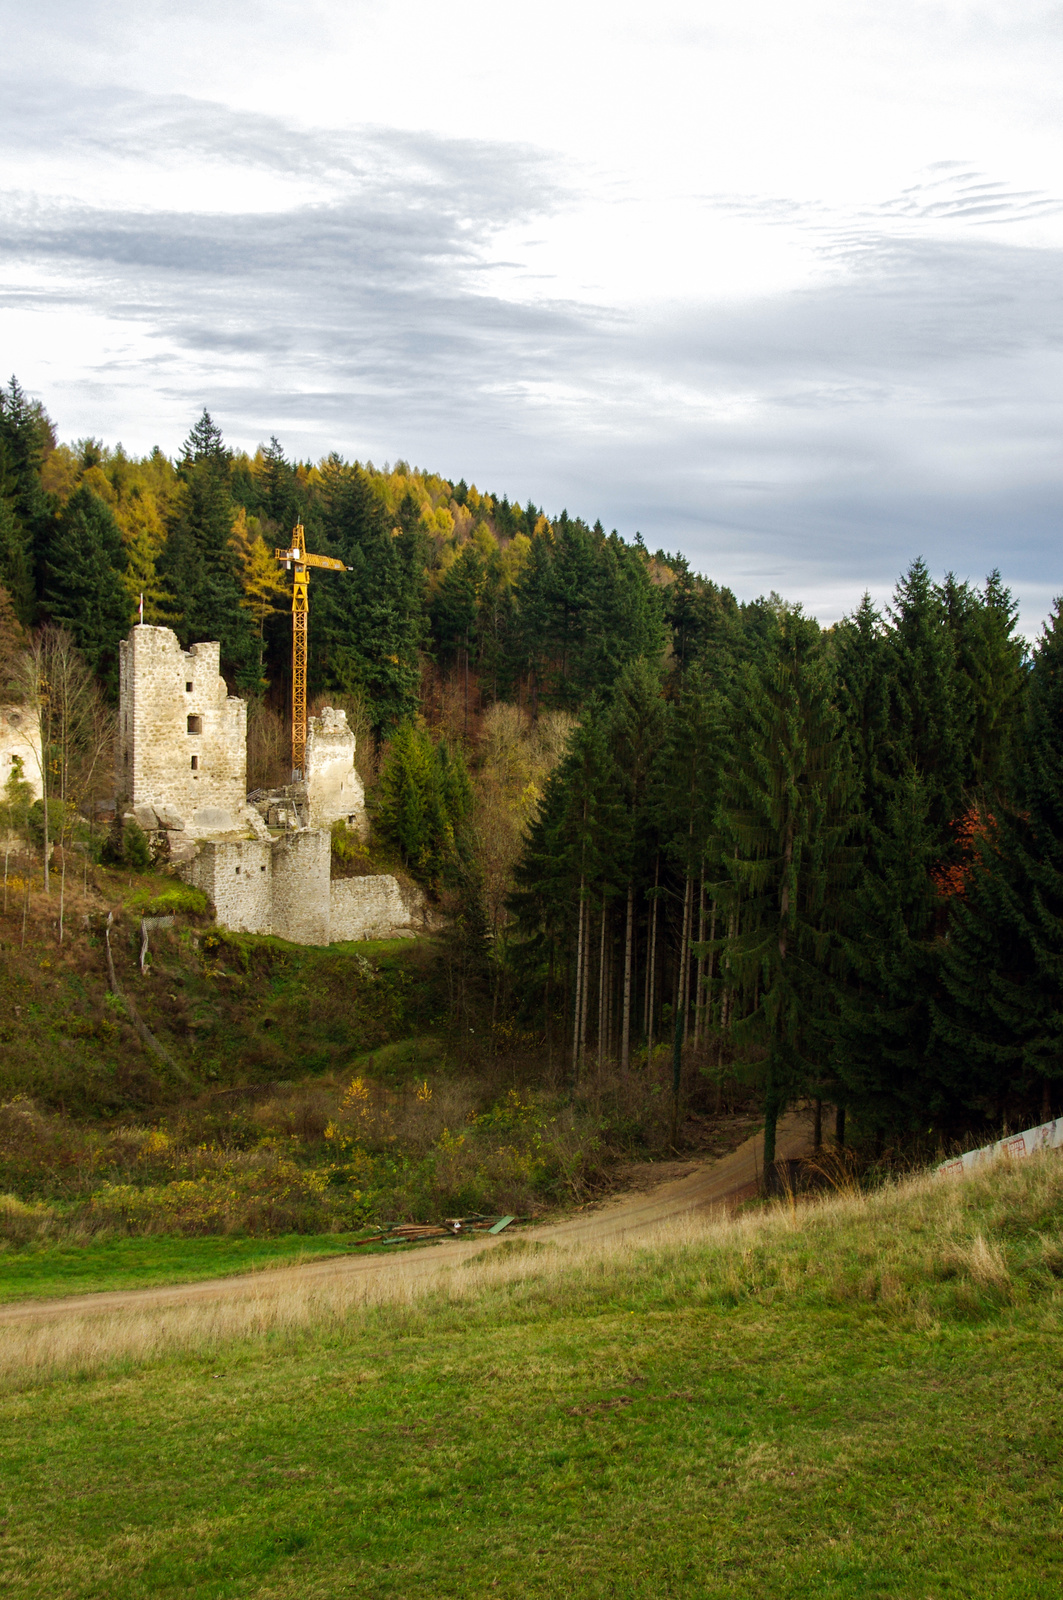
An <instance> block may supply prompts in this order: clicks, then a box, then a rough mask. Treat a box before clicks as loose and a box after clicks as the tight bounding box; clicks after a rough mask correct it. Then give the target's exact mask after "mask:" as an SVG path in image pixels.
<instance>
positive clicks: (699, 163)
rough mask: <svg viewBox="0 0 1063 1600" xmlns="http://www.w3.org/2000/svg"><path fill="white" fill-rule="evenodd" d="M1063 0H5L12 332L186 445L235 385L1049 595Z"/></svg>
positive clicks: (357, 441) (507, 478) (485, 471)
mask: <svg viewBox="0 0 1063 1600" xmlns="http://www.w3.org/2000/svg"><path fill="white" fill-rule="evenodd" d="M1060 15H1061V14H1060V13H1059V11H1058V8H1056V7H1054V6H1050V5H1047V4H1039V3H1030V0H1026V3H1023V0H1018V3H1013V4H1009V5H1006V6H1005V5H1002V4H1000V5H998V4H971V3H968V0H964V3H960V0H955V3H951V4H950V3H944V4H941V5H938V6H934V7H927V6H926V5H925V4H923V3H921V0H899V3H898V4H897V5H894V6H891V7H889V8H883V7H882V6H880V5H871V4H870V3H867V0H857V3H853V0H844V3H843V0H808V3H807V4H805V5H802V6H801V7H798V8H795V7H793V6H790V5H783V4H782V3H781V0H779V3H776V0H750V3H749V4H748V5H746V6H743V7H742V8H736V7H734V6H730V5H728V6H724V5H722V4H719V3H718V4H715V5H711V6H705V5H704V4H699V5H694V4H693V3H691V0H663V3H662V4H661V5H659V6H657V7H655V8H653V10H652V12H647V10H646V8H645V7H644V6H642V5H636V4H634V0H617V4H616V5H614V6H613V7H611V8H610V10H609V12H608V13H603V12H602V10H601V7H600V6H599V5H593V6H592V5H589V4H587V3H583V4H580V3H578V0H577V3H572V0H567V3H566V4H564V5H561V4H559V3H558V0H543V3H542V4H541V5H540V6H538V7H536V8H534V9H528V8H524V9H523V10H518V9H516V8H503V7H499V6H497V4H491V5H487V4H486V3H485V0H458V3H457V4H455V5H451V6H448V7H439V6H438V5H437V4H432V5H429V4H428V3H427V0H389V3H388V4H387V5H385V4H383V3H382V0H381V3H376V0H373V3H365V0H363V3H360V4H351V3H344V4H340V0H311V3H307V0H304V3H300V4H298V5H296V4H294V3H287V0H283V3H281V0H259V3H256V4H255V5H254V6H251V5H250V4H248V3H246V0H233V3H231V4H229V5H227V6H225V7H218V6H216V5H209V6H208V5H206V4H204V3H202V0H197V3H191V0H180V3H178V4H176V5H175V4H173V3H171V0H168V3H167V4H162V3H161V0H137V4H136V5H133V4H131V3H129V0H112V3H109V4H108V5H107V6H104V5H102V4H100V3H99V0H90V3H87V4H84V3H83V4H78V5H77V6H75V5H73V4H66V3H61V0H53V3H52V4H50V5H48V6H47V7H46V8H44V9H43V11H42V10H41V9H40V8H38V9H37V10H36V11H35V12H34V13H33V14H31V13H30V12H29V11H27V10H26V8H24V7H21V6H16V5H14V4H13V3H10V0H9V3H7V4H6V5H0V16H2V20H3V26H4V37H5V47H6V61H7V73H8V77H7V80H6V88H5V92H4V93H3V94H2V95H0V157H2V169H0V170H2V172H3V174H4V177H3V180H2V181H3V183H4V185H5V186H6V191H7V192H6V193H5V194H3V195H0V361H2V363H3V364H4V365H5V366H6V367H7V368H8V369H9V370H10V369H11V368H12V367H14V368H15V369H16V370H17V371H18V373H19V376H20V378H21V379H22V381H23V382H24V383H26V384H28V385H29V386H30V387H31V388H33V389H34V390H36V391H38V392H40V393H41V394H42V396H43V398H44V399H45V401H46V403H48V405H49V406H50V408H51V409H52V411H53V412H54V413H55V414H56V416H57V419H58V422H59V424H60V427H61V429H62V430H63V432H64V433H65V434H67V435H76V434H83V433H87V432H90V431H91V432H94V433H97V434H100V433H102V434H106V435H107V436H109V437H111V438H114V437H119V436H120V437H122V438H123V439H124V441H125V443H126V444H127V446H129V447H130V448H141V447H148V446H150V445H151V444H152V443H154V442H156V441H158V442H160V443H162V444H163V445H164V446H165V447H168V448H173V447H174V446H175V445H176V444H177V443H178V441H179V440H180V438H181V437H183V434H184V433H185V432H186V431H187V426H188V422H189V419H190V417H191V416H192V415H193V414H194V413H195V412H196V411H197V410H198V408H199V406H200V405H202V404H203V403H207V404H208V405H210V406H211V408H212V410H215V411H216V412H217V413H218V414H219V416H220V417H221V419H222V420H223V422H224V424H225V426H226V430H227V432H228V434H229V436H230V437H231V438H232V439H233V440H234V441H235V442H238V443H243V444H249V445H253V444H254V443H255V442H257V440H258V439H260V438H264V437H266V436H267V435H268V434H269V433H270V432H273V431H277V432H278V433H280V435H281V437H282V439H284V440H285V441H286V443H287V444H288V445H289V447H290V448H292V449H298V450H299V452H300V453H301V454H307V453H310V454H316V453H320V452H322V451H324V450H326V449H328V448H332V447H338V448H340V449H343V450H346V451H349V452H352V453H359V454H362V455H372V456H374V457H376V458H377V459H383V458H385V457H391V458H395V457H396V456H399V455H402V456H404V457H406V458H407V459H414V460H418V461H420V462H423V463H424V464H426V465H430V466H435V467H437V468H439V469H440V470H443V471H448V472H451V473H453V474H454V475H455V476H456V475H458V474H461V473H464V474H465V476H466V477H468V478H475V479H476V480H477V481H479V482H481V483H486V484H487V485H489V486H493V487H496V488H497V489H498V490H499V491H501V490H507V491H508V492H509V493H510V494H511V495H512V494H516V495H518V496H519V497H520V498H521V499H526V498H528V497H529V496H531V497H533V498H535V499H536V500H537V501H541V502H544V503H546V504H547V505H548V506H550V507H552V508H555V509H556V508H559V507H560V506H561V505H562V504H567V505H568V506H569V508H570V509H571V510H573V511H581V512H583V513H584V514H586V515H588V516H589V517H592V518H593V517H594V516H596V515H601V516H602V519H603V521H606V522H607V524H608V525H610V526H611V525H614V524H615V525H617V526H619V527H620V528H621V529H622V530H623V531H625V532H627V533H631V532H632V531H633V530H634V528H635V527H640V528H641V529H642V531H643V532H644V534H645V535H646V537H647V539H648V540H649V541H650V542H651V543H653V544H657V543H661V544H664V545H666V546H667V547H669V548H672V549H674V548H677V547H683V548H686V549H687V550H688V551H689V553H690V554H691V555H692V556H693V558H694V559H695V561H696V563H698V564H700V565H703V566H704V567H705V568H706V570H710V571H711V572H712V574H713V575H714V576H716V577H717V578H719V579H721V580H722V581H730V582H732V583H733V584H735V586H736V587H738V588H739V589H740V590H741V591H742V592H743V593H747V594H748V593H750V592H753V591H755V590H758V589H767V588H768V587H771V586H774V587H776V588H779V589H781V590H783V591H785V592H787V593H790V594H793V595H795V596H797V597H800V598H803V599H805V601H806V603H807V604H808V605H809V606H810V608H811V609H813V610H818V611H819V612H820V613H821V614H823V615H824V616H828V615H834V614H836V613H837V611H838V610H839V609H844V607H845V606H846V605H848V604H853V603H855V602H856V600H858V598H859V594H860V592H861V590H862V588H863V586H864V584H865V583H867V584H869V585H870V586H871V587H872V589H873V590H875V592H885V587H888V585H889V584H890V583H891V582H892V579H893V577H894V576H895V575H896V572H897V571H898V569H899V568H900V567H901V566H902V565H903V564H905V563H906V562H907V561H908V560H909V559H910V558H911V557H912V556H913V555H915V554H917V553H923V554H925V555H926V556H927V558H928V559H929V560H930V562H931V564H932V565H934V566H935V567H936V568H937V569H938V570H940V569H942V568H943V567H944V566H946V565H956V566H957V567H958V569H959V570H961V571H962V573H963V575H965V576H966V575H970V576H973V577H975V578H978V577H980V576H982V575H984V571H985V570H986V569H987V568H988V567H989V566H992V565H996V564H999V565H1000V566H1001V567H1002V568H1003V570H1004V573H1005V577H1007V578H1010V579H1012V580H1013V581H1014V583H1015V585H1016V588H1017V590H1019V591H1020V592H1021V593H1022V594H1023V596H1024V600H1025V601H1026V602H1027V604H1028V606H1029V607H1030V608H1032V609H1030V610H1029V612H1028V620H1029V623H1030V625H1031V626H1033V625H1035V622H1036V616H1037V615H1038V614H1039V612H1038V608H1039V607H1043V605H1044V598H1045V595H1047V594H1050V593H1051V592H1053V591H1054V588H1055V587H1056V586H1057V584H1058V587H1060V588H1063V574H1060V572H1059V558H1058V555H1057V553H1056V547H1057V543H1058V540H1057V538H1056V529H1057V527H1058V511H1059V501H1060V487H1061V484H1060V480H1061V471H1060V466H1059V455H1058V438H1059V432H1060V421H1061V418H1060V409H1061V404H1060V402H1061V381H1060V379H1061V363H1060V345H1061V340H1063V317H1061V309H1060V289H1059V285H1060V276H1061V275H1060V268H1061V265H1063V162H1061V152H1060V122H1061V116H1063V113H1061V110H1060V106H1059V101H1058V81H1059V76H1060V70H1059V69H1060V65H1061V60H1060V58H1061V54H1063V26H1061V24H1060ZM42 63H47V69H46V70H44V69H43V68H42ZM4 352H6V353H4Z"/></svg>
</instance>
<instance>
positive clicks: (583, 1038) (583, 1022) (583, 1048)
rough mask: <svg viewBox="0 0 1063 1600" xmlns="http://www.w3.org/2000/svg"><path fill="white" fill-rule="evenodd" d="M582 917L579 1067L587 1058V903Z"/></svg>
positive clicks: (588, 941)
mask: <svg viewBox="0 0 1063 1600" xmlns="http://www.w3.org/2000/svg"><path fill="white" fill-rule="evenodd" d="M584 917H585V923H586V934H585V936H584V941H583V943H584V950H583V964H584V968H585V969H586V970H585V971H584V975H583V999H582V1003H581V1005H580V1017H579V1064H580V1068H581V1069H582V1067H583V1065H584V1063H585V1061H586V1059H587V1002H588V1000H589V998H590V984H589V983H588V981H587V980H588V978H589V977H590V965H591V960H590V957H591V948H590V946H591V911H590V906H589V905H588V906H587V907H586V910H585V912H584Z"/></svg>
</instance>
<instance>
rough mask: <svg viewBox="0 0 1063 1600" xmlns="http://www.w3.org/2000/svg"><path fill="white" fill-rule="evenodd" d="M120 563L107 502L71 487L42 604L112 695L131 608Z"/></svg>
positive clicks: (115, 528)
mask: <svg viewBox="0 0 1063 1600" xmlns="http://www.w3.org/2000/svg"><path fill="white" fill-rule="evenodd" d="M125 566H126V552H125V548H124V546H123V544H122V536H121V533H120V532H119V529H118V524H117V522H116V521H115V519H114V515H113V513H112V511H111V508H110V506H108V505H106V504H105V503H104V502H103V501H102V500H101V499H100V498H99V497H98V496H97V495H95V494H93V493H92V490H91V489H87V488H85V486H84V485H82V486H81V487H80V488H78V489H75V490H74V493H73V494H72V495H71V496H70V499H69V500H68V501H67V503H66V505H65V506H64V507H63V510H62V512H61V513H60V516H59V519H58V522H57V524H56V530H55V533H54V534H53V536H52V539H51V543H50V546H49V550H48V562H47V567H46V571H45V592H44V601H43V605H44V609H45V610H46V612H47V614H48V616H49V617H50V618H51V620H52V621H53V622H56V623H58V624H59V625H60V626H61V627H64V628H66V629H67V631H68V632H69V634H70V636H71V638H72V639H73V641H74V644H75V645H76V647H77V649H78V650H79V651H80V653H81V655H82V657H83V658H84V660H85V661H86V662H87V664H88V666H89V667H90V669H91V670H92V671H93V672H94V673H96V675H97V677H99V678H100V680H101V682H102V683H103V684H104V685H105V687H106V689H107V691H108V693H109V695H110V696H111V698H112V699H113V698H114V697H115V696H116V695H117V692H118V646H119V644H120V642H121V640H122V639H124V638H125V635H126V633H127V631H128V629H129V625H130V622H131V620H132V614H133V608H132V606H131V604H130V599H129V595H128V593H127V591H126V587H125V584H124V583H123V581H122V574H123V571H124V569H125Z"/></svg>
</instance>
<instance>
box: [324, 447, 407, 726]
mask: <svg viewBox="0 0 1063 1600" xmlns="http://www.w3.org/2000/svg"><path fill="white" fill-rule="evenodd" d="M324 480H325V481H324V499H323V507H322V521H321V538H320V544H319V545H318V546H317V547H316V548H318V549H319V551H320V553H321V554H322V555H331V556H336V557H338V558H339V559H340V560H341V561H343V562H344V563H345V564H346V565H347V566H348V567H349V568H350V569H351V570H350V571H349V572H348V573H346V574H345V575H337V576H336V578H335V580H334V581H332V582H329V581H327V580H326V581H324V582H322V583H320V584H319V585H318V586H317V587H316V588H315V590H314V593H313V600H312V605H313V619H312V624H311V678H312V684H314V685H319V686H321V687H323V688H329V689H334V690H338V691H340V692H342V693H346V694H352V693H362V694H364V696H365V698H366V701H367V704H368V707H369V711H370V715H371V716H372V718H373V724H374V727H375V729H376V730H377V731H378V732H382V731H383V730H385V729H387V728H390V727H393V726H395V725H396V724H397V723H400V722H402V721H403V720H404V719H405V718H408V717H410V716H412V715H413V714H414V712H415V710H416V708H417V703H418V692H419V689H420V677H421V665H420V647H421V643H422V641H423V638H424V633H425V615H424V550H423V543H422V536H421V534H420V533H419V532H416V531H415V532H410V533H404V532H401V531H400V532H399V533H398V534H393V533H392V531H391V528H390V527H389V525H388V521H387V517H386V515H385V513H384V508H383V506H382V505H381V503H380V501H379V500H378V499H377V498H376V496H375V495H374V493H373V490H372V487H371V485H370V483H369V481H368V479H367V478H366V475H365V473H363V472H362V471H361V469H360V468H359V467H356V466H354V467H352V466H347V465H346V464H345V463H344V462H342V461H340V459H339V458H338V457H336V456H333V457H332V458H330V460H329V461H328V462H327V463H326V465H325V469H324ZM312 548H313V547H312Z"/></svg>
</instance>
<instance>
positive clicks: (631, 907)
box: [620, 878, 635, 1078]
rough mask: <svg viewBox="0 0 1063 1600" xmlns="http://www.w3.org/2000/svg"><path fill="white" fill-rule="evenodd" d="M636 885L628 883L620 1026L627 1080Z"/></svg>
mask: <svg viewBox="0 0 1063 1600" xmlns="http://www.w3.org/2000/svg"><path fill="white" fill-rule="evenodd" d="M634 922H635V884H634V881H633V880H632V879H631V878H629V879H628V882H627V927H626V929H625V931H624V1011H623V1017H622V1020H621V1024H620V1074H621V1077H624V1078H626V1077H627V1075H628V1072H629V1071H630V1069H631V956H632V951H633V948H634V939H635V931H634Z"/></svg>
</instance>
